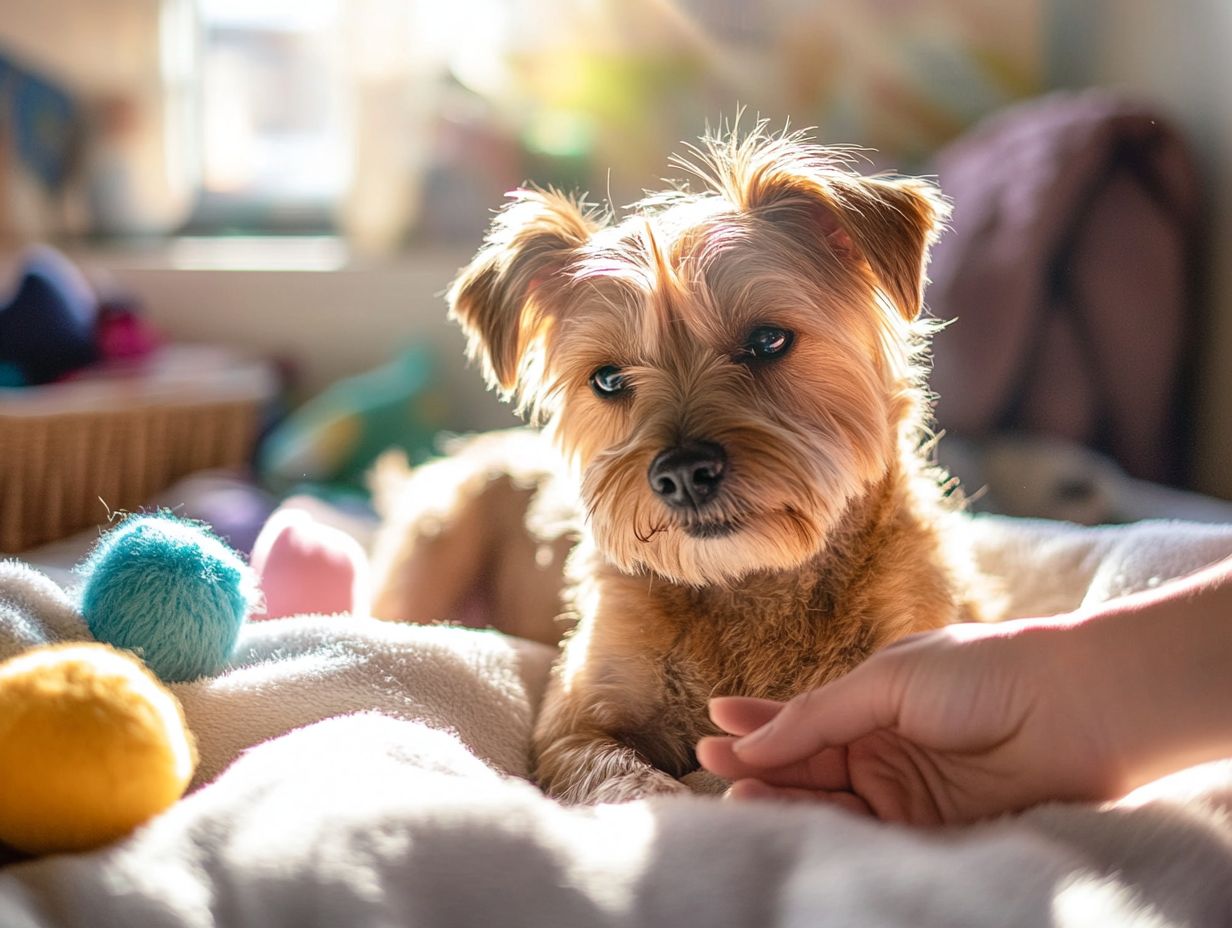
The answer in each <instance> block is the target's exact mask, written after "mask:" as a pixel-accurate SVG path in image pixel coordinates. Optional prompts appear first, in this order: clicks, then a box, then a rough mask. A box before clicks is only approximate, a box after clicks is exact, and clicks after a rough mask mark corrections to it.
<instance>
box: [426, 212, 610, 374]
mask: <svg viewBox="0 0 1232 928" xmlns="http://www.w3.org/2000/svg"><path fill="white" fill-rule="evenodd" d="M509 196H510V199H511V202H510V203H509V204H508V205H506V206H505V208H504V209H502V210H501V211H500V212H499V213H497V215H496V218H495V219H494V220H493V221H492V226H491V228H490V229H489V230H488V235H487V238H486V239H485V242H484V247H483V248H482V249H480V251H479V253H478V254H477V255H476V256H475V258H474V260H473V261H471V263H470V264H469V265H467V266H466V267H465V268H463V269H462V270H461V271H460V272H459V273H458V276H457V278H456V279H455V280H454V282H453V285H452V286H451V287H450V288H449V293H448V294H447V297H446V298H447V300H448V301H449V309H450V314H451V315H452V316H453V318H454V319H456V320H457V321H458V322H459V323H460V324H461V326H462V329H463V330H464V331H465V332H466V334H467V336H468V338H469V340H470V349H469V350H470V355H471V357H472V358H477V359H478V360H480V361H481V362H482V363H483V367H484V373H485V374H486V376H487V379H488V382H489V384H491V385H492V386H495V387H497V388H498V389H499V390H500V392H501V394H502V395H503V396H505V397H508V396H510V395H512V394H513V393H514V392H515V390H516V389H517V388H518V379H519V370H520V368H521V366H522V364H523V361H524V359H525V357H526V355H527V352H528V351H529V349H530V348H531V346H532V345H534V344H535V343H536V341H538V340H539V339H540V338H541V337H542V335H543V333H544V332H545V330H546V329H547V328H548V327H549V326H550V325H551V322H552V305H553V300H552V297H553V295H554V294H555V293H556V291H557V290H559V288H560V287H561V286H562V285H563V281H562V279H561V278H562V274H563V272H564V271H565V270H566V269H567V268H568V266H569V265H570V263H571V262H572V261H573V259H574V258H575V256H576V254H577V249H578V248H579V247H580V246H581V245H583V244H584V243H585V242H587V241H588V240H589V238H590V236H591V235H592V234H593V233H594V232H595V231H596V229H597V228H598V227H599V222H598V220H597V219H596V217H595V215H594V213H593V212H591V211H590V210H588V209H587V208H586V206H585V205H584V204H583V203H581V202H580V201H579V200H577V199H575V198H573V197H568V196H565V195H564V194H561V193H557V192H556V191H554V190H535V189H519V190H515V191H513V192H512V193H511V194H509Z"/></svg>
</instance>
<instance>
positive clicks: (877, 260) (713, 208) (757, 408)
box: [449, 127, 946, 585]
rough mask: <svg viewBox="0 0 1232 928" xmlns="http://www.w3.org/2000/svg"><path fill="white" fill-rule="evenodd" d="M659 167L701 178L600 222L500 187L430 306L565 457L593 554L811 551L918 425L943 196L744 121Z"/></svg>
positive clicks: (716, 557)
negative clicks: (478, 243)
mask: <svg viewBox="0 0 1232 928" xmlns="http://www.w3.org/2000/svg"><path fill="white" fill-rule="evenodd" d="M676 163H677V164H678V165H679V166H682V167H684V168H686V169H688V170H690V171H691V172H692V173H693V174H695V175H697V176H698V177H699V178H700V179H701V180H702V181H703V182H704V184H705V188H706V189H705V190H704V191H703V192H697V193H691V192H688V191H686V190H683V189H681V190H673V191H669V192H667V193H664V194H658V195H654V196H651V197H649V198H647V199H646V200H643V201H642V202H641V203H639V204H637V205H636V206H634V207H633V208H632V209H631V210H630V213H629V215H628V216H626V217H625V218H623V219H622V220H621V221H619V222H617V221H615V220H614V219H612V217H610V216H606V215H601V214H599V213H597V212H595V211H593V210H590V209H587V208H586V207H585V205H584V204H582V203H580V202H578V201H576V200H573V199H571V198H568V197H565V196H562V195H560V194H557V193H555V192H551V191H547V192H544V191H536V190H520V191H517V192H515V193H514V194H513V195H512V196H513V202H512V203H511V204H509V205H508V206H507V207H506V208H505V209H504V210H503V211H502V212H501V213H500V214H498V216H497V217H496V219H495V221H494V222H493V226H492V229H491V231H490V233H489V235H488V238H487V240H486V244H485V246H484V247H483V249H482V250H481V251H480V252H479V254H478V255H477V256H476V257H475V259H474V261H473V262H472V263H471V264H470V265H469V266H468V267H466V268H465V269H464V270H463V271H462V272H461V273H460V275H459V276H458V279H457V280H456V281H455V282H454V284H453V287H452V288H451V290H450V292H449V301H450V305H451V311H452V314H453V316H454V317H455V318H456V319H457V320H458V321H459V322H460V323H461V325H462V327H463V328H464V329H465V331H466V332H467V334H468V335H469V337H470V344H471V351H472V354H473V355H474V356H476V357H478V358H479V359H480V360H481V361H482V363H483V366H484V369H485V371H486V373H487V376H488V378H489V381H490V382H491V383H492V384H493V385H495V386H496V387H498V388H499V389H500V390H501V391H502V392H503V393H504V394H505V395H506V396H509V397H513V398H515V399H516V400H517V402H518V404H519V407H520V408H521V409H522V410H523V411H525V412H528V413H529V414H530V415H531V416H532V417H533V418H535V419H537V420H538V421H540V422H542V423H543V424H545V425H546V426H547V428H548V430H549V431H550V432H551V433H552V434H553V436H554V438H555V440H556V442H557V443H558V444H559V446H560V448H561V449H562V451H563V452H564V453H565V456H566V458H567V459H568V460H569V461H570V463H571V464H572V466H574V467H576V469H577V471H578V475H579V479H580V486H581V491H582V497H583V501H584V503H585V505H586V508H587V511H588V515H589V519H590V526H591V530H592V532H593V535H594V537H595V540H596V542H597V543H598V545H599V547H600V548H601V550H602V551H603V552H604V553H605V554H606V556H607V557H609V558H610V559H611V560H612V561H613V562H614V563H615V564H616V565H617V566H618V567H620V568H621V569H623V570H626V571H636V570H645V569H649V570H651V571H654V572H656V573H659V574H661V575H663V576H665V577H668V578H671V579H674V580H677V581H680V582H685V583H691V584H698V585H701V584H712V583H717V582H722V581H724V580H730V579H733V578H736V577H740V576H742V575H745V574H748V573H750V572H752V571H757V570H780V569H786V568H791V567H796V566H799V565H800V564H802V563H804V562H805V561H807V560H808V559H810V558H811V557H813V556H814V555H816V554H818V553H819V552H821V551H822V550H823V549H824V548H825V547H826V545H827V541H828V539H829V538H830V534H831V532H832V531H833V530H834V529H835V527H836V526H837V525H838V524H839V521H840V519H841V517H842V514H843V513H844V511H845V510H846V509H847V507H848V506H849V505H850V504H851V502H852V501H853V500H854V499H855V498H857V497H858V496H859V495H860V494H861V493H862V492H865V491H866V490H867V488H868V487H869V486H871V485H873V484H875V483H877V482H879V481H880V480H881V479H882V478H883V477H884V476H885V474H886V473H887V470H888V468H889V467H890V466H891V462H892V461H893V460H894V459H895V458H896V457H897V456H899V455H900V454H902V453H904V450H905V449H907V448H908V445H909V444H910V443H911V442H914V441H915V440H916V439H917V437H918V436H917V435H916V431H917V429H918V425H919V421H920V416H921V409H922V405H923V403H922V397H923V392H922V386H921V360H922V359H921V354H922V351H923V345H924V334H925V330H926V324H925V323H923V322H921V321H920V320H919V318H918V317H919V314H920V309H921V299H922V290H923V286H924V280H925V278H924V271H925V265H926V262H927V252H928V248H929V245H930V244H931V243H932V241H933V238H934V236H935V234H936V230H937V227H938V224H939V222H940V221H941V220H942V218H943V217H944V214H945V210H946V207H945V204H944V201H943V200H942V199H941V197H940V195H939V193H938V191H937V190H936V188H934V187H933V186H931V185H930V184H928V183H926V182H924V181H921V180H917V179H902V178H899V179H889V178H866V177H861V176H859V175H858V174H855V173H853V172H852V171H851V170H850V168H849V167H848V166H847V163H846V162H845V161H844V160H843V159H842V158H841V157H839V156H836V155H835V154H834V153H832V152H829V151H827V150H825V149H822V148H819V147H816V146H813V145H810V144H809V143H807V142H806V141H805V140H804V139H803V138H801V137H800V136H799V135H790V136H773V137H772V136H767V135H766V134H764V133H763V132H762V131H760V127H759V130H758V131H755V132H754V133H753V134H751V135H750V136H747V137H745V138H743V139H740V138H737V137H735V136H734V135H733V136H730V137H726V138H712V139H706V140H703V144H702V146H701V148H699V149H692V150H691V152H690V159H688V160H686V159H683V158H682V159H677V162H676ZM908 453H910V452H908Z"/></svg>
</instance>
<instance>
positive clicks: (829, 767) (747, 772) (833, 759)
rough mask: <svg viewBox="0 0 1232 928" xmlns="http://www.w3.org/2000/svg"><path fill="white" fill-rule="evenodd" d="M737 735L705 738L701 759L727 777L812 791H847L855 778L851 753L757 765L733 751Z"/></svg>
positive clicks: (699, 748) (837, 750)
mask: <svg viewBox="0 0 1232 928" xmlns="http://www.w3.org/2000/svg"><path fill="white" fill-rule="evenodd" d="M734 741H735V739H734V738H702V739H701V741H699V742H698V744H697V759H698V761H699V762H700V763H701V765H702V766H703V767H705V768H706V769H707V770H709V771H710V772H711V773H714V774H717V775H718V776H721V777H723V778H724V779H727V780H744V779H755V780H758V781H761V782H762V783H764V784H767V785H770V786H781V787H785V788H801V789H808V790H818V789H821V790H847V789H850V788H851V778H850V775H849V774H848V771H847V752H846V750H845V749H843V748H832V749H830V750H827V751H822V752H820V753H819V754H815V755H814V756H812V757H809V758H806V759H804V760H801V761H797V762H796V763H793V764H786V765H784V766H782V767H775V768H766V767H755V766H752V765H751V764H747V763H745V762H744V761H743V760H741V759H740V758H739V757H738V756H737V755H736V754H735V753H734V752H733V751H732V744H733V742H734Z"/></svg>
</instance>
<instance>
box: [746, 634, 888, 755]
mask: <svg viewBox="0 0 1232 928" xmlns="http://www.w3.org/2000/svg"><path fill="white" fill-rule="evenodd" d="M887 666H888V665H887V664H886V662H885V661H883V660H878V658H877V657H874V658H872V659H870V660H869V661H867V662H865V663H864V664H861V665H860V666H859V667H857V668H856V669H855V670H853V671H852V672H851V673H849V674H847V676H845V677H840V678H839V679H838V680H836V681H834V682H833V683H829V684H827V685H826V686H823V687H821V688H820V689H816V690H812V691H810V692H808V693H804V694H803V695H800V696H797V697H796V698H795V699H792V700H791V701H790V702H788V703H786V704H785V705H784V706H783V708H782V709H781V710H779V711H778V712H777V713H775V715H774V716H773V717H772V718H771V719H770V720H769V721H768V722H766V723H765V724H764V725H762V726H761V727H760V728H758V729H757V730H756V731H753V732H751V733H749V734H747V735H745V736H744V737H742V738H740V739H739V740H738V741H736V742H735V744H734V746H733V749H734V751H735V753H736V756H737V757H739V758H740V760H742V761H743V762H745V763H747V764H749V765H751V766H754V767H761V768H767V767H769V768H776V767H782V766H785V765H787V764H792V763H795V762H798V761H800V760H803V759H805V758H807V757H811V756H813V755H815V754H817V753H818V752H820V751H822V750H824V749H825V748H828V747H834V746H838V745H844V744H848V743H850V742H852V741H854V740H856V739H857V738H859V737H861V736H862V735H867V734H868V733H870V732H873V731H876V730H877V729H880V728H890V727H893V725H894V724H895V722H896V721H897V716H898V709H897V704H898V695H897V691H898V687H897V686H896V684H895V680H894V675H893V674H892V673H889V672H888V671H887V670H885V668H886V667H887ZM749 714H750V715H751V714H752V713H751V711H750V712H749Z"/></svg>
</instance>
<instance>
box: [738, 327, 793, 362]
mask: <svg viewBox="0 0 1232 928" xmlns="http://www.w3.org/2000/svg"><path fill="white" fill-rule="evenodd" d="M795 338H796V336H795V335H794V334H793V333H791V332H789V331H787V330H786V329H780V328H779V327H778V326H775V325H759V326H758V327H757V328H755V329H754V330H753V331H751V332H750V333H749V334H748V335H747V336H746V337H745V339H744V344H743V345H741V346H740V350H739V351H738V352H736V360H737V361H770V360H773V359H775V358H779V357H782V356H783V355H784V354H786V353H787V349H788V348H790V347H791V343H792V342H793V341H795Z"/></svg>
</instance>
